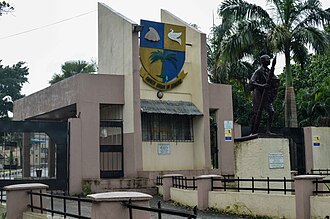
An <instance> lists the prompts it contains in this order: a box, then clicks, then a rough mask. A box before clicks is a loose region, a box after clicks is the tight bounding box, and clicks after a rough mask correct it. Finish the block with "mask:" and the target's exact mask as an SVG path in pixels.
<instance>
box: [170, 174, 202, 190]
mask: <svg viewBox="0 0 330 219" xmlns="http://www.w3.org/2000/svg"><path fill="white" fill-rule="evenodd" d="M196 182H197V180H196V178H195V177H193V178H187V177H183V176H173V177H172V183H173V187H175V188H178V189H192V190H196V189H197V183H196Z"/></svg>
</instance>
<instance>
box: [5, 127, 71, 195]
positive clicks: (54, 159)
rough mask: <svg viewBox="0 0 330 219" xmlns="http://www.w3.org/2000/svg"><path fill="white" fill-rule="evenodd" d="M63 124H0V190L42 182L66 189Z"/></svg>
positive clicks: (66, 176) (59, 188)
mask: <svg viewBox="0 0 330 219" xmlns="http://www.w3.org/2000/svg"><path fill="white" fill-rule="evenodd" d="M67 133H68V130H67V123H66V122H41V121H0V187H4V186H6V185H12V184H18V183H31V182H38V183H44V184H47V185H48V186H49V188H50V189H53V190H64V191H66V190H67V188H68V187H67V185H68V180H69V179H68V161H67V160H68V159H67Z"/></svg>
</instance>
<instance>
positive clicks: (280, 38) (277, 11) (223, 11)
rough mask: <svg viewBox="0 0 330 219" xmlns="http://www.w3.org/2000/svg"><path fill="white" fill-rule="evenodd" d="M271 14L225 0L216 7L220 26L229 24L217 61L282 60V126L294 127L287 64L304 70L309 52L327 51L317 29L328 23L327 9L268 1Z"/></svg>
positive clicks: (315, 3)
mask: <svg viewBox="0 0 330 219" xmlns="http://www.w3.org/2000/svg"><path fill="white" fill-rule="evenodd" d="M268 3H269V4H270V5H272V7H271V11H270V12H271V13H268V12H267V11H266V10H264V9H263V8H262V7H260V6H258V5H255V4H251V3H248V2H245V1H243V0H226V1H225V2H223V3H222V4H221V5H220V7H219V11H218V12H219V15H220V16H221V17H223V18H225V19H224V20H223V22H227V23H230V24H231V25H230V26H231V27H230V28H228V30H227V31H226V34H225V36H224V37H223V40H222V43H221V51H220V53H221V54H220V55H219V59H223V60H228V61H231V62H234V61H237V60H241V59H243V58H246V57H247V56H248V57H251V56H252V55H254V56H256V55H257V54H259V55H260V53H261V52H264V53H269V54H271V53H280V54H284V57H285V74H286V92H285V126H286V127H297V126H298V124H297V111H296V102H295V93H294V89H293V83H292V73H291V68H290V61H291V59H293V60H294V61H295V62H297V63H299V64H301V65H302V66H304V64H305V62H306V60H307V58H308V49H309V48H311V49H313V50H314V51H315V52H317V53H321V52H323V51H325V50H326V49H327V48H328V47H329V41H328V38H327V35H326V33H325V32H324V31H323V30H321V29H319V28H323V27H324V24H326V23H328V22H329V21H330V13H329V11H330V10H329V9H327V10H323V9H322V8H321V4H320V1H319V0H268Z"/></svg>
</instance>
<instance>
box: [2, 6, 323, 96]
mask: <svg viewBox="0 0 330 219" xmlns="http://www.w3.org/2000/svg"><path fill="white" fill-rule="evenodd" d="M9 2H10V3H11V4H12V5H13V6H14V7H15V11H14V12H13V13H12V14H7V15H3V16H2V17H0V30H1V32H0V45H1V47H0V60H2V64H3V65H13V64H15V63H17V62H18V61H24V62H26V63H27V66H28V67H29V69H30V70H29V72H30V74H29V77H28V78H29V83H28V84H25V85H24V87H23V90H22V93H23V94H26V95H28V94H31V93H34V92H36V91H39V90H41V89H43V88H45V87H47V86H49V84H48V81H49V80H50V79H51V76H52V75H53V74H54V73H60V67H61V64H63V63H64V62H65V61H69V60H86V61H91V60H96V61H97V2H98V1H97V0H84V1H81V0H33V1H27V0H9ZM102 2H103V3H105V4H107V5H108V6H109V7H111V8H113V9H114V10H116V11H118V12H119V13H121V14H123V15H124V16H126V17H128V18H130V19H131V20H133V21H135V22H136V23H139V22H140V19H145V20H152V21H160V9H166V10H168V11H169V12H171V13H173V14H175V15H176V16H178V17H180V18H181V19H182V20H184V21H186V22H188V23H193V24H197V25H198V27H199V28H200V30H201V31H203V32H204V33H206V34H207V35H208V34H209V32H210V28H211V27H212V25H213V16H212V14H213V12H214V18H215V19H214V20H215V23H216V24H218V23H219V19H218V17H217V15H216V11H217V8H218V6H219V4H220V3H221V0H192V1H187V0H166V1H165V0H138V1H136V0H105V1H102ZM249 2H254V3H256V4H259V5H263V6H265V7H267V6H266V1H265V0H250V1H249ZM321 2H322V6H323V8H327V7H330V1H329V0H321ZM279 64H280V63H279ZM280 65H281V64H280ZM277 67H283V64H282V66H278V65H277Z"/></svg>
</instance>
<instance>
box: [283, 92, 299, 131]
mask: <svg viewBox="0 0 330 219" xmlns="http://www.w3.org/2000/svg"><path fill="white" fill-rule="evenodd" d="M285 127H290V128H296V127H298V121H297V105H296V96H295V93H294V89H293V87H287V88H286V89H285Z"/></svg>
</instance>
